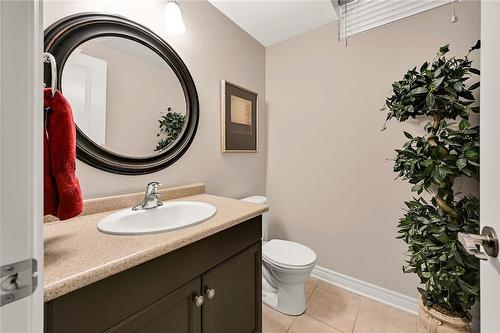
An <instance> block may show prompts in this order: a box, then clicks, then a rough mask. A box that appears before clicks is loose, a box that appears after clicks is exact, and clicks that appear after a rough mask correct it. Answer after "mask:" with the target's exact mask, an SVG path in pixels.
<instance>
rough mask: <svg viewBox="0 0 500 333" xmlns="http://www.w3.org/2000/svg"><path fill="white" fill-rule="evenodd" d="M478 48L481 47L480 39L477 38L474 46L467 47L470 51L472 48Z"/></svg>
mask: <svg viewBox="0 0 500 333" xmlns="http://www.w3.org/2000/svg"><path fill="white" fill-rule="evenodd" d="M480 48H481V40H480V39H479V40H478V41H477V42H476V44H474V46H473V47H471V48H470V49H469V52H472V51H474V50H478V49H480Z"/></svg>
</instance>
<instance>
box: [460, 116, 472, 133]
mask: <svg viewBox="0 0 500 333" xmlns="http://www.w3.org/2000/svg"><path fill="white" fill-rule="evenodd" d="M469 127H470V123H469V122H468V121H467V120H466V119H462V120H461V121H460V123H459V124H458V128H459V129H460V130H461V131H463V130H465V129H466V128H469Z"/></svg>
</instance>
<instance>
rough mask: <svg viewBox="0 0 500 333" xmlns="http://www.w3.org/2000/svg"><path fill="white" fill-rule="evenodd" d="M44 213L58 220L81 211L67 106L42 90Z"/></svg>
mask: <svg viewBox="0 0 500 333" xmlns="http://www.w3.org/2000/svg"><path fill="white" fill-rule="evenodd" d="M44 107H45V108H46V109H48V110H47V111H46V122H45V137H44V157H43V159H44V161H43V162H44V213H45V215H48V214H50V215H54V216H56V217H58V218H59V219H60V220H66V219H70V218H72V217H75V216H77V215H79V214H80V213H81V212H82V210H83V201H82V191H81V189H80V183H79V182H78V178H77V177H76V174H75V171H76V129H75V122H74V120H73V113H72V111H71V106H70V105H69V103H68V101H67V100H66V98H64V96H63V95H62V94H61V93H60V92H59V91H56V93H55V95H54V96H52V91H51V89H50V88H46V89H45V90H44Z"/></svg>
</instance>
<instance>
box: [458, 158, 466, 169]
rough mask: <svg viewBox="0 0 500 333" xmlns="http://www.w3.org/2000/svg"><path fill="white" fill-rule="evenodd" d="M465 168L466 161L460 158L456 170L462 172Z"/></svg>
mask: <svg viewBox="0 0 500 333" xmlns="http://www.w3.org/2000/svg"><path fill="white" fill-rule="evenodd" d="M466 166H467V159H465V158H463V157H461V158H459V159H458V160H457V168H458V170H462V169H463V168H465V167H466Z"/></svg>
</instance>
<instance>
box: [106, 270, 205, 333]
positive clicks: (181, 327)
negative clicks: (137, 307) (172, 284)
mask: <svg viewBox="0 0 500 333" xmlns="http://www.w3.org/2000/svg"><path fill="white" fill-rule="evenodd" d="M200 281H201V279H200V278H197V279H195V280H193V281H191V282H189V283H187V284H185V285H184V286H182V287H180V288H179V289H176V290H175V291H173V292H172V293H170V294H168V295H167V296H164V297H162V298H160V299H159V300H158V301H156V302H154V303H153V304H151V305H149V306H148V307H146V308H145V309H143V310H141V311H139V312H138V313H136V314H135V315H133V316H132V317H130V318H128V319H126V320H125V321H123V322H121V323H120V324H118V325H116V326H115V327H113V328H111V329H110V330H107V331H106V332H109V333H133V332H134V333H135V332H141V333H159V332H169V333H200V332H201V320H200V319H201V308H200V307H198V306H196V304H195V302H193V299H194V297H196V295H198V294H199V291H200V283H201V282H200Z"/></svg>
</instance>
